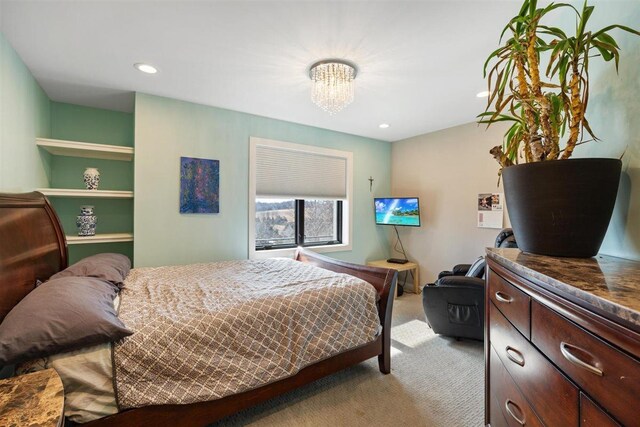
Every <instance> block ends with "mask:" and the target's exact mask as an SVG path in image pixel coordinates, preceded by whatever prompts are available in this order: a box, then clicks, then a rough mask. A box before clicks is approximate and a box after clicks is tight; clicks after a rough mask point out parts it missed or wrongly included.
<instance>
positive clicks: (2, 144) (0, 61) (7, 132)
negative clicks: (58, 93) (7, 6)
mask: <svg viewBox="0 0 640 427" xmlns="http://www.w3.org/2000/svg"><path fill="white" fill-rule="evenodd" d="M49 109H50V103H49V98H48V97H47V95H46V93H45V92H44V91H43V90H42V88H41V87H40V85H38V83H37V82H36V80H35V79H34V78H33V76H32V75H31V72H30V71H29V69H28V68H27V67H26V66H25V65H24V63H23V62H22V60H21V59H20V57H19V56H18V54H17V53H16V51H15V50H13V47H11V45H10V44H9V42H8V41H7V40H6V39H5V37H4V35H3V34H2V33H0V191H3V192H26V191H33V189H34V188H38V187H46V186H47V185H48V175H49V158H50V157H51V156H49V154H48V153H41V152H40V151H39V150H38V147H37V146H36V137H37V136H44V137H48V136H49V133H50V112H49Z"/></svg>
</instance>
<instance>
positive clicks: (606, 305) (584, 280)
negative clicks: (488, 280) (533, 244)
mask: <svg viewBox="0 0 640 427" xmlns="http://www.w3.org/2000/svg"><path fill="white" fill-rule="evenodd" d="M487 256H488V257H489V258H491V259H493V260H494V261H496V262H498V263H499V264H502V265H503V266H505V267H507V268H508V269H509V270H512V271H514V272H516V273H518V274H520V275H522V276H525V277H529V278H532V279H534V281H537V282H539V283H543V284H545V285H547V286H545V288H547V289H548V290H550V291H552V292H555V293H557V294H558V295H560V296H565V297H566V296H569V297H571V300H572V301H573V302H575V303H577V304H578V305H581V306H583V307H585V308H590V309H595V311H596V312H598V313H600V314H601V315H603V316H605V317H607V318H609V319H611V320H613V321H616V322H619V323H621V324H623V325H625V326H627V327H629V328H631V329H633V330H636V331H639V332H640V262H638V261H631V260H628V259H623V258H615V257H611V256H605V255H598V256H595V257H593V258H556V257H548V256H543V255H533V254H529V253H525V252H521V251H520V250H519V249H496V248H487Z"/></svg>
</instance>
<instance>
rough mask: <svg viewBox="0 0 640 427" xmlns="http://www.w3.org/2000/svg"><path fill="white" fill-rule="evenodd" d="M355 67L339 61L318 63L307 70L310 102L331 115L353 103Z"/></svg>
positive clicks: (330, 60)
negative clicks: (310, 85)
mask: <svg viewBox="0 0 640 427" xmlns="http://www.w3.org/2000/svg"><path fill="white" fill-rule="evenodd" d="M357 73H358V71H357V69H356V66H355V65H354V64H352V63H350V62H347V61H343V60H341V59H325V60H323V61H318V62H316V63H315V64H313V65H312V66H311V68H310V69H309V78H311V81H312V82H313V83H312V88H311V100H312V101H313V103H314V104H316V105H317V106H318V107H320V108H322V109H323V110H325V111H326V112H328V113H329V114H331V115H333V114H335V113H337V112H338V111H340V110H342V109H343V108H344V107H346V106H347V105H349V104H351V103H352V102H353V96H354V83H353V80H354V79H355V78H356V74H357Z"/></svg>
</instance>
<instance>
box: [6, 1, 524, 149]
mask: <svg viewBox="0 0 640 427" xmlns="http://www.w3.org/2000/svg"><path fill="white" fill-rule="evenodd" d="M520 3H521V1H520V0H503V1H451V0H450V1H410V2H400V1H375V2H374V1H359V2H348V1H338V2H327V1H323V2H310V1H298V2H292V1H291V2H283V1H254V2H249V1H224V2H223V1H156V2H151V1H146V2H140V1H85V2H77V1H39V2H36V1H2V3H1V7H2V9H1V10H0V15H1V16H0V29H1V30H2V32H3V33H4V35H5V37H6V38H7V39H8V40H9V42H10V43H11V45H12V46H13V47H14V48H15V49H16V51H17V52H18V54H19V55H20V56H21V58H22V59H23V60H24V62H25V63H26V65H27V66H28V67H29V69H30V70H31V72H32V73H33V75H34V76H35V78H36V79H37V80H38V82H39V83H40V84H41V85H42V87H43V89H44V90H45V91H46V92H47V94H48V95H49V97H50V98H51V99H53V100H55V101H61V102H69V103H74V104H81V105H87V106H93V107H100V108H108V109H115V110H122V111H132V109H133V96H132V92H144V93H150V94H154V95H161V96H167V97H170V98H176V99H181V100H185V101H191V102H196V103H201V104H205V105H212V106H216V107H222V108H228V109H231V110H236V111H243V112H247V113H252V114H257V115H261V116H267V117H272V118H276V119H282V120H287V121H291V122H296V123H302V124H307V125H311V126H317V127H321V128H327V129H332V130H336V131H342V132H347V133H352V134H356V135H363V136H368V137H372V138H378V139H383V140H389V141H395V140H399V139H403V138H407V137H410V136H414V135H418V134H422V133H426V132H431V131H435V130H438V129H443V128H447V127H450V126H454V125H458V124H461V123H468V122H471V121H473V120H474V118H475V116H476V115H477V114H478V113H479V112H481V111H482V109H483V107H484V103H485V100H482V99H478V98H476V96H475V95H476V93H477V92H479V91H482V90H484V89H485V83H484V80H483V78H482V65H483V62H484V59H485V58H486V56H487V55H488V54H489V53H490V52H491V51H492V50H493V49H494V48H495V47H496V46H497V43H498V36H499V32H500V31H501V29H502V27H503V26H504V23H505V22H506V21H507V20H508V19H509V18H510V17H511V16H513V15H514V14H515V13H516V11H517V9H518V8H519V4H520ZM324 58H344V59H348V60H350V61H353V62H355V63H356V64H357V66H358V68H359V74H358V77H357V79H356V99H355V101H354V102H353V104H351V105H350V106H348V107H347V108H346V109H345V110H343V111H341V112H340V113H338V114H337V115H334V116H330V115H328V114H327V113H326V112H324V111H322V110H321V109H319V108H318V107H316V106H315V105H314V104H313V103H312V102H311V101H310V97H309V95H310V80H309V78H308V68H309V66H310V65H311V64H312V63H313V62H315V61H317V60H320V59H324ZM136 62H147V63H150V64H153V65H154V66H156V67H157V68H158V69H159V72H158V74H156V75H146V74H142V73H140V72H139V71H137V70H135V69H134V68H133V64H134V63H136ZM380 123H389V124H390V125H391V127H390V128H388V129H379V128H378V125H379V124H380Z"/></svg>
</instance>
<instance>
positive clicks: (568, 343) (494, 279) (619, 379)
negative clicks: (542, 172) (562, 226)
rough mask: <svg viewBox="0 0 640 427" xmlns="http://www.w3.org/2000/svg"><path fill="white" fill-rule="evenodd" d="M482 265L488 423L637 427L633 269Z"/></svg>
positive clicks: (522, 262) (512, 253)
mask: <svg viewBox="0 0 640 427" xmlns="http://www.w3.org/2000/svg"><path fill="white" fill-rule="evenodd" d="M487 259H488V267H489V269H488V274H487V287H486V294H485V297H486V298H485V304H486V310H485V312H486V318H485V325H486V327H485V363H486V387H485V423H486V424H490V425H491V426H492V427H500V426H524V425H526V426H543V425H546V426H562V427H565V426H598V427H605V426H616V425H624V426H640V262H635V261H629V260H624V259H620V258H614V257H607V256H597V257H595V258H590V259H567V258H553V257H545V256H539V255H530V254H525V253H523V252H520V251H519V250H517V249H487Z"/></svg>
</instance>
